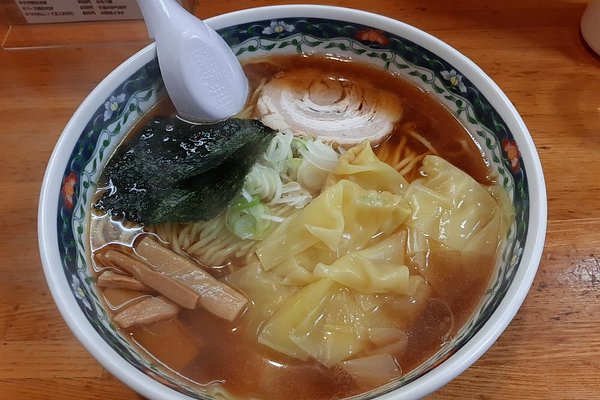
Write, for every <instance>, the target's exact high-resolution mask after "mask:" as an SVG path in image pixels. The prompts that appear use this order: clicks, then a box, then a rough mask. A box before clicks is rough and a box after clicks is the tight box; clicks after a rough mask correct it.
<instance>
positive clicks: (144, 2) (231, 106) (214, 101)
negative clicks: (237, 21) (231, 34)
mask: <svg viewBox="0 0 600 400" xmlns="http://www.w3.org/2000/svg"><path fill="white" fill-rule="evenodd" d="M138 4H139V6H140V9H141V10H142V14H143V15H144V19H145V20H146V26H147V27H148V33H149V35H150V37H151V38H153V39H155V41H156V51H157V54H158V62H159V65H160V71H161V74H162V77H163V81H164V82H165V87H166V89H167V92H168V93H169V97H170V98H171V100H172V101H173V104H174V105H175V108H176V109H177V113H178V115H179V116H180V117H181V118H183V119H186V120H189V121H192V122H210V121H219V120H223V119H226V118H228V117H231V116H232V115H234V114H236V113H238V112H239V111H241V109H242V108H243V107H244V104H245V103H246V99H247V97H248V81H247V79H246V76H245V75H244V71H243V70H242V67H241V65H240V63H239V61H238V59H237V58H236V56H235V54H233V51H232V50H231V48H230V47H229V46H228V45H227V43H225V41H224V40H223V39H222V38H221V36H219V34H218V33H217V32H216V31H215V30H214V29H212V28H210V27H209V26H207V25H206V24H205V23H204V22H202V20H200V19H198V18H196V17H195V16H193V15H192V14H190V13H189V12H187V11H186V10H185V9H184V8H183V7H182V6H181V5H180V4H179V3H178V2H177V1H176V0H138Z"/></svg>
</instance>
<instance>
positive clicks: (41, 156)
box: [0, 0, 600, 400]
mask: <svg viewBox="0 0 600 400" xmlns="http://www.w3.org/2000/svg"><path fill="white" fill-rule="evenodd" d="M308 2H309V3H310V2H311V1H308ZM319 2H320V3H322V4H326V3H330V4H335V5H340V6H348V7H353V8H358V9H364V10H368V11H372V12H376V13H380V14H383V15H386V16H389V17H393V18H396V19H399V20H402V21H405V22H407V23H409V24H411V25H414V26H416V27H418V28H420V29H423V30H425V31H427V32H429V33H431V34H433V35H435V36H437V37H438V38H440V39H442V40H443V41H445V42H447V43H449V44H450V45H452V46H454V47H455V48H456V49H458V50H459V51H460V52H462V53H463V54H465V55H466V56H467V57H469V58H470V59H471V60H473V61H474V62H475V63H477V64H478V65H479V66H480V67H481V68H483V70H484V71H486V72H487V73H488V74H489V75H490V76H491V77H492V79H493V80H494V81H495V82H497V83H498V85H499V86H500V87H501V88H502V89H503V90H504V91H505V93H506V94H507V95H508V97H509V98H510V99H511V101H512V102H513V103H514V105H515V106H516V108H517V110H518V111H519V112H520V113H521V115H522V116H523V119H524V121H525V123H526V124H527V126H528V128H529V130H530V131H531V135H532V136H533V139H534V141H535V143H536V145H537V148H538V151H539V154H540V158H541V161H542V164H543V167H544V172H545V176H546V185H547V190H548V233H547V238H546V245H545V249H544V253H543V257H542V261H541V264H540V267H539V271H538V274H537V276H536V279H535V281H534V283H533V286H532V288H531V291H530V293H529V295H528V296H527V299H526V300H525V302H524V304H523V306H522V307H521V309H520V311H519V313H518V314H517V315H516V317H515V318H514V320H513V321H512V323H511V324H510V326H509V327H508V328H507V329H506V331H505V332H504V333H503V334H502V336H501V337H500V338H499V339H498V341H497V342H496V343H495V344H494V345H493V346H492V347H491V348H490V350H489V351H488V352H487V353H486V354H485V355H484V356H482V357H481V358H480V359H479V360H478V361H477V362H475V364H474V365H473V366H472V367H471V368H469V369H468V370H467V371H466V372H464V373H463V374H462V375H460V376H459V377H458V378H457V379H455V380H454V381H453V382H451V383H450V384H448V385H447V386H445V387H444V388H442V389H441V390H439V391H438V392H436V393H434V394H433V395H432V396H431V398H432V399H452V398H456V399H465V398H480V399H517V398H518V399H542V398H543V399H592V398H596V399H599V398H600V233H599V232H600V179H599V178H598V176H600V162H599V161H600V58H598V57H597V56H595V55H594V54H593V53H592V52H591V50H589V49H588V48H587V47H586V46H585V45H584V43H583V41H582V39H581V36H580V33H579V20H580V17H581V15H582V13H583V10H584V8H585V3H586V2H585V1H579V0H578V1H569V0H560V1H546V0H531V1H528V0H496V1H475V0H466V1H461V2H455V1H445V2H441V1H435V0H426V1H423V0H378V1H371V0H340V1H339V2H337V3H333V2H327V1H323V0H321V1H319ZM204 3H205V2H203V1H202V2H200V4H199V6H198V8H197V9H196V14H197V15H198V16H200V17H202V18H206V17H209V16H213V15H217V14H221V13H224V12H229V11H234V10H237V9H242V8H249V7H253V6H259V5H264V4H267V3H271V4H274V3H280V4H285V2H281V1H270V2H267V1H266V0H237V1H231V0H221V1H218V2H214V3H212V2H211V3H212V4H211V5H210V6H205V5H204ZM6 4H7V0H0V7H2V6H3V5H4V6H6ZM0 11H1V10H0ZM0 16H1V12H0ZM7 29H8V28H7V27H6V26H0V37H4V35H5V33H6V32H7ZM31 29H34V28H31ZM35 29H39V30H40V31H34V33H33V34H32V35H30V36H31V37H29V39H27V32H26V31H25V33H23V32H21V33H19V31H18V30H15V31H14V32H11V34H10V35H9V37H8V39H10V40H14V41H15V42H17V41H19V40H21V42H22V43H26V44H27V43H38V42H36V41H43V40H46V41H49V42H50V41H54V42H53V43H59V44H60V43H62V44H63V46H62V47H58V48H38V49H21V50H16V49H12V50H2V49H0V121H1V128H0V168H1V173H0V215H1V217H0V221H1V224H2V225H3V226H4V229H2V230H0V398H3V399H13V400H14V399H42V398H43V399H72V398H77V399H103V400H104V399H124V400H125V399H139V398H140V396H139V395H137V394H135V393H134V392H133V391H132V390H130V389H128V388H127V387H126V386H124V385H123V384H122V383H120V382H119V381H118V380H117V379H115V378H114V377H112V376H111V375H110V374H109V373H108V372H107V371H106V370H104V369H103V368H102V367H101V366H100V365H99V364H98V363H97V362H96V361H95V360H94V359H93V358H92V357H91V356H90V355H89V354H88V353H87V352H86V351H85V350H84V348H83V347H82V346H81V345H80V344H79V342H78V341H77V339H75V337H74V336H73V335H72V334H71V332H70V331H69V329H68V328H67V325H66V324H65V322H64V321H63V319H62V318H61V316H60V315H59V313H58V310H57V308H56V306H55V304H54V302H53V300H52V297H51V296H50V293H49V290H48V287H47V286H46V283H45V280H44V275H43V273H42V266H41V264H40V259H39V255H38V243H37V232H36V223H37V220H36V215H37V205H38V196H39V191H40V186H41V182H42V177H43V174H44V170H45V167H46V163H47V161H48V158H49V156H50V154H51V152H52V149H53V147H54V144H55V142H56V140H57V139H58V137H59V135H60V133H61V131H62V129H63V127H64V126H65V124H66V123H67V121H68V119H69V117H70V115H72V114H73V112H74V111H75V109H76V108H77V106H78V105H79V104H80V102H81V101H82V100H83V99H84V98H85V96H86V95H87V94H88V93H89V92H90V90H91V89H92V88H93V87H94V86H95V85H96V84H97V83H98V82H99V81H100V80H101V79H102V78H103V77H104V76H105V75H106V74H107V73H109V72H110V71H111V70H112V69H113V68H115V67H116V66H117V65H119V64H120V63H121V62H122V61H124V60H125V59H126V58H127V57H129V56H130V55H131V54H133V53H134V52H135V51H137V50H138V49H139V48H141V47H142V46H143V44H144V41H145V40H147V39H144V37H145V31H144V28H143V26H142V25H141V23H140V22H127V23H116V24H112V25H111V24H98V25H97V26H92V27H90V28H89V29H83V28H82V27H81V26H77V25H72V26H69V27H67V28H64V29H63V28H60V29H58V28H56V27H55V29H54V30H51V32H50V31H49V32H48V33H47V34H44V33H43V30H44V29H46V28H44V27H39V28H35ZM61 29H62V30H61ZM115 32H116V33H117V34H115ZM11 35H12V36H11ZM15 35H21V37H17V38H15ZM23 38H24V39H23ZM73 38H77V40H75V41H74V39H73ZM10 40H8V41H7V42H6V43H10ZM27 40H29V42H27ZM82 43H87V44H86V45H81V44H82Z"/></svg>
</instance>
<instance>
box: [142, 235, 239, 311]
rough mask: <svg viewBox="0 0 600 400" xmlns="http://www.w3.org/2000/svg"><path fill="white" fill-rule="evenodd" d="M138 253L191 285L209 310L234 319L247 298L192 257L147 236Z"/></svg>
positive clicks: (173, 276) (178, 279) (157, 269)
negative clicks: (203, 267) (214, 276)
mask: <svg viewBox="0 0 600 400" xmlns="http://www.w3.org/2000/svg"><path fill="white" fill-rule="evenodd" d="M135 251H136V252H137V254H138V255H139V256H140V257H142V258H143V259H145V260H146V262H148V263H149V264H150V265H152V266H153V267H154V269H155V270H156V271H157V272H160V273H161V274H164V275H165V276H169V277H170V278H173V279H174V280H176V281H178V282H180V283H182V284H185V285H187V286H188V287H190V288H192V289H193V290H194V291H195V292H196V293H197V294H198V295H199V296H200V300H199V302H200V305H201V306H202V307H204V308H205V309H206V310H207V311H209V312H210V313H212V314H214V315H216V316H218V317H221V318H224V319H226V320H228V321H233V320H234V319H235V318H236V317H237V316H238V315H239V313H240V312H241V311H242V309H243V308H244V306H245V305H246V303H247V302H248V300H247V299H246V298H245V297H244V296H243V295H241V294H240V293H238V292H236V291H235V290H234V289H232V288H230V287H229V286H227V285H226V284H225V283H223V282H220V281H218V280H216V279H215V278H213V277H212V276H211V275H210V274H208V273H207V272H205V271H204V270H203V269H202V268H200V267H199V266H197V265H196V264H195V263H194V262H193V261H192V260H190V259H188V258H186V257H183V256H181V255H179V254H177V253H175V252H174V251H172V250H169V249H167V248H165V247H163V246H162V245H160V244H159V243H158V242H156V241H155V240H153V239H151V238H150V237H144V238H143V239H142V240H140V242H139V243H138V245H137V246H136V247H135Z"/></svg>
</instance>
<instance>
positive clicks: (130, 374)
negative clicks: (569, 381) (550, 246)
mask: <svg viewBox="0 0 600 400" xmlns="http://www.w3.org/2000/svg"><path fill="white" fill-rule="evenodd" d="M294 17H307V18H311V17H312V18H328V19H337V20H342V21H348V22H353V23H360V24H363V25H368V26H373V27H375V28H378V29H382V30H384V31H388V32H392V33H396V34H399V35H401V36H402V37H404V38H406V39H408V40H411V41H412V42H414V43H416V44H418V45H419V46H421V47H423V48H425V49H427V50H429V51H431V52H433V53H435V54H437V55H438V56H440V57H442V58H443V59H444V60H446V61H448V62H449V63H450V64H452V65H453V66H455V67H456V68H457V69H458V70H459V71H461V73H462V74H464V75H465V76H466V77H467V78H468V79H469V80H470V81H471V82H472V83H473V84H474V85H475V86H476V87H477V88H478V89H479V90H480V91H481V93H482V94H483V95H484V96H485V97H486V98H487V99H488V101H489V102H490V104H491V105H492V106H493V107H494V108H495V109H496V111H497V112H498V113H499V114H500V115H501V116H502V118H503V120H504V122H505V123H506V125H507V127H508V128H509V130H510V131H511V132H512V133H513V136H514V138H515V141H516V142H517V144H518V146H519V149H520V151H521V156H522V160H523V163H524V166H525V169H526V171H527V175H528V177H527V182H528V185H529V203H530V208H529V229H528V232H527V236H526V240H525V247H524V249H523V253H522V258H521V263H520V265H519V268H518V270H517V272H516V274H515V277H514V280H513V282H512V283H511V285H510V286H509V288H508V291H507V292H506V294H505V296H504V298H503V299H502V301H501V302H500V304H499V305H498V306H497V308H496V310H495V311H494V312H493V314H492V315H491V316H490V318H489V319H488V321H486V322H485V324H484V325H483V326H482V327H481V328H480V329H479V331H478V332H477V333H476V334H475V335H474V336H473V337H472V338H471V339H470V340H469V341H468V342H467V343H466V344H465V345H464V346H463V347H462V348H461V349H459V350H458V351H457V352H456V353H454V354H453V355H452V356H450V357H449V358H448V359H446V360H445V361H444V362H442V363H441V364H440V365H438V366H437V367H436V368H434V369H432V370H431V371H429V372H427V373H426V374H424V375H423V376H421V377H419V378H418V379H416V380H414V381H412V382H410V383H408V384H406V385H404V386H402V387H400V388H398V389H395V390H393V391H391V392H388V393H386V394H383V395H382V396H380V397H378V398H377V399H378V400H398V399H399V398H400V397H401V398H402V399H418V398H421V397H423V396H425V395H427V394H429V393H431V392H433V391H435V390H438V389H439V388H441V387H442V386H444V385H445V384H447V383H448V382H450V381H451V380H452V379H454V378H455V377H456V376H458V375H459V374H461V373H462V372H463V371H465V370H466V369H467V368H468V367H469V366H470V365H471V364H473V363H474V362H475V361H476V360H477V359H478V358H479V357H481V355H482V354H483V353H484V352H485V351H486V350H487V349H488V348H489V347H490V346H491V345H492V344H493V343H494V342H495V341H496V339H497V338H498V337H499V336H500V334H501V333H502V332H503V331H504V329H505V328H506V327H507V326H508V324H509V323H510V321H511V320H512V319H513V317H514V316H515V314H516V313H517V311H518V309H519V307H520V306H521V304H522V303H523V301H524V299H525V297H526V296H527V293H528V292H529V288H530V287H531V284H532V282H533V279H534V277H535V274H536V271H537V268H538V266H539V262H540V260H541V255H542V250H543V247H544V241H545V235H546V218H547V203H546V202H547V200H546V188H545V184H544V175H543V170H542V165H541V162H540V159H539V156H538V154H537V150H536V148H535V145H534V143H533V139H532V137H531V135H530V134H529V131H528V130H527V128H526V126H525V123H524V122H523V120H522V118H521V117H520V115H519V114H518V112H517V110H516V109H515V107H514V106H513V104H512V103H511V102H510V100H509V99H508V97H507V96H506V95H505V94H504V93H503V92H502V90H501V89H500V88H499V87H498V85H497V84H496V83H495V82H494V81H493V80H492V79H491V78H490V77H489V76H488V75H487V74H486V73H485V72H483V70H482V69H481V68H479V67H478V66H477V65H476V64H475V63H474V62H473V61H471V60H470V59H468V58H467V57H466V56H464V55H463V54H461V53H460V52H458V51H457V50H456V49H454V48H453V47H451V46H450V45H448V44H446V43H444V42H442V41H441V40H440V39H438V38H436V37H434V36H432V35H430V34H428V33H426V32H424V31H422V30H420V29H418V28H415V27H413V26H411V25H408V24H406V23H404V22H401V21H399V20H395V19H393V18H389V17H385V16H382V15H379V14H374V13H371V12H367V11H362V10H357V9H352V8H344V7H336V6H324V5H310V4H295V5H279V6H265V7H257V8H249V9H244V10H239V11H233V12H230V13H227V14H223V15H218V16H215V17H212V18H209V19H207V20H205V22H206V23H207V24H209V25H210V26H211V27H213V28H214V29H221V28H225V27H228V26H231V25H238V24H241V23H248V22H253V21H260V20H269V19H282V18H294ZM399 32H401V33H399ZM155 57H156V49H155V45H154V43H152V44H150V45H148V46H146V47H145V48H143V49H141V50H140V51H138V52H137V53H135V54H134V55H132V56H131V57H130V58H128V59H127V60H126V61H124V62H123V63H122V64H120V65H119V66H118V67H117V68H115V69H114V70H113V71H112V72H111V73H110V74H109V75H107V76H106V77H105V78H104V79H103V80H102V81H101V82H100V83H99V84H98V85H97V86H96V87H95V88H94V89H93V90H92V91H91V92H90V94H89V95H88V96H87V97H86V98H85V100H84V101H83V102H82V103H81V105H80V106H79V107H78V109H77V110H76V111H75V113H74V114H73V116H72V117H71V119H70V120H69V122H68V123H67V125H66V127H65V128H64V130H63V132H62V134H61V135H60V138H59V139H58V142H57V144H56V146H55V148H54V150H53V152H52V155H51V157H50V159H49V162H48V167H47V169H46V172H45V175H44V180H43V184H42V188H41V192H40V200H39V208H38V242H39V250H40V257H41V261H42V265H43V269H44V274H45V277H46V281H47V284H48V286H49V288H50V291H51V294H52V297H53V298H54V301H55V303H56V304H57V306H58V309H59V311H60V313H61V315H62V317H63V319H64V320H65V321H66V322H67V325H68V326H69V328H70V329H71V331H72V332H73V333H74V334H75V336H76V337H77V339H78V340H79V341H80V342H81V344H82V345H83V346H84V347H85V348H86V350H87V351H88V352H89V353H90V354H92V356H93V357H94V358H95V359H96V360H97V361H98V362H99V363H100V364H101V365H102V366H103V367H104V368H106V369H107V370H108V371H109V372H110V373H111V374H112V375H113V376H115V377H116V378H118V379H119V380H120V381H122V382H123V383H125V384H126V385H127V386H129V387H130V388H132V389H133V390H135V391H136V392H138V393H139V394H141V395H143V396H145V397H148V398H151V399H177V400H185V399H188V400H189V397H188V396H185V395H183V394H182V393H179V392H177V391H175V390H173V389H171V388H168V387H167V386H165V385H163V384H161V383H159V382H158V381H156V380H154V379H152V378H151V377H149V376H148V375H146V374H144V373H143V372H142V371H139V370H137V369H136V368H135V367H133V366H131V365H130V364H129V363H128V362H127V361H125V360H124V359H123V358H121V357H120V356H119V355H118V354H116V352H115V351H114V350H113V349H112V348H111V347H110V346H109V345H108V344H107V343H106V342H105V341H104V340H103V339H102V337H101V336H100V335H99V334H98V333H97V332H96V331H95V330H94V329H93V328H92V326H91V325H90V324H89V322H88V321H87V319H86V318H85V316H84V314H83V312H82V311H81V309H80V308H79V307H78V306H77V303H76V301H75V299H74V297H73V294H72V291H71V288H70V286H69V284H68V283H67V281H66V279H65V274H64V271H63V269H62V268H61V267H60V265H61V262H60V255H59V251H58V235H57V231H56V218H57V210H58V198H59V192H60V182H61V180H62V173H63V171H64V170H65V168H66V165H67V157H65V155H67V156H68V154H70V152H71V150H72V149H73V147H74V145H75V143H76V141H77V139H78V138H79V136H80V134H81V127H83V126H85V124H86V123H87V120H88V119H89V117H90V116H91V114H92V113H93V110H95V108H96V107H97V105H98V99H100V100H101V101H103V100H104V99H105V98H107V97H108V96H109V95H110V94H111V92H112V90H113V88H114V87H115V86H116V84H118V83H119V82H122V81H123V80H125V79H126V78H128V77H129V76H130V75H131V73H133V72H135V70H136V69H137V68H140V67H141V66H143V65H145V64H146V63H148V62H150V61H151V60H153V59H154V58H155Z"/></svg>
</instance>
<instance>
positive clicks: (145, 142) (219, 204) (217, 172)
mask: <svg viewBox="0 0 600 400" xmlns="http://www.w3.org/2000/svg"><path fill="white" fill-rule="evenodd" d="M273 135H274V131H273V130H272V129H270V128H268V127H266V126H265V125H263V124H262V123H261V122H260V121H257V120H242V119H234V118H231V119H228V120H225V121H222V122H218V123H215V124H211V125H197V124H190V123H187V122H185V121H182V120H180V119H178V118H176V117H157V118H155V119H154V120H153V121H152V122H150V123H148V124H147V125H146V126H144V127H143V128H142V131H141V134H140V135H139V138H137V139H135V138H134V139H133V140H130V141H128V142H125V143H124V144H122V145H121V146H120V147H119V149H118V150H117V152H116V153H115V154H114V155H113V157H112V158H111V159H110V161H109V163H108V165H107V166H106V168H105V170H104V173H103V178H102V179H101V180H102V181H104V182H105V183H106V185H107V186H108V189H107V190H105V191H104V193H102V195H101V196H100V198H99V199H98V200H97V201H96V203H95V204H94V207H95V208H96V209H99V210H104V211H108V212H110V213H112V214H113V215H115V216H119V217H122V218H124V219H126V220H129V221H135V222H138V223H143V224H146V225H157V224H160V223H164V222H190V221H201V220H202V221H206V220H209V219H211V218H213V217H215V216H216V215H217V214H218V213H219V212H220V211H221V210H222V209H223V208H225V207H226V206H227V204H228V203H229V202H230V201H231V200H232V199H233V198H234V197H235V196H236V195H237V194H238V193H239V192H240V191H241V189H242V187H243V184H244V179H245V177H246V175H247V174H248V172H249V171H250V168H251V167H252V165H254V163H255V162H256V160H257V159H258V157H260V156H261V155H262V154H263V153H264V151H265V150H266V148H267V146H268V145H269V143H270V141H271V139H272V138H273Z"/></svg>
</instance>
